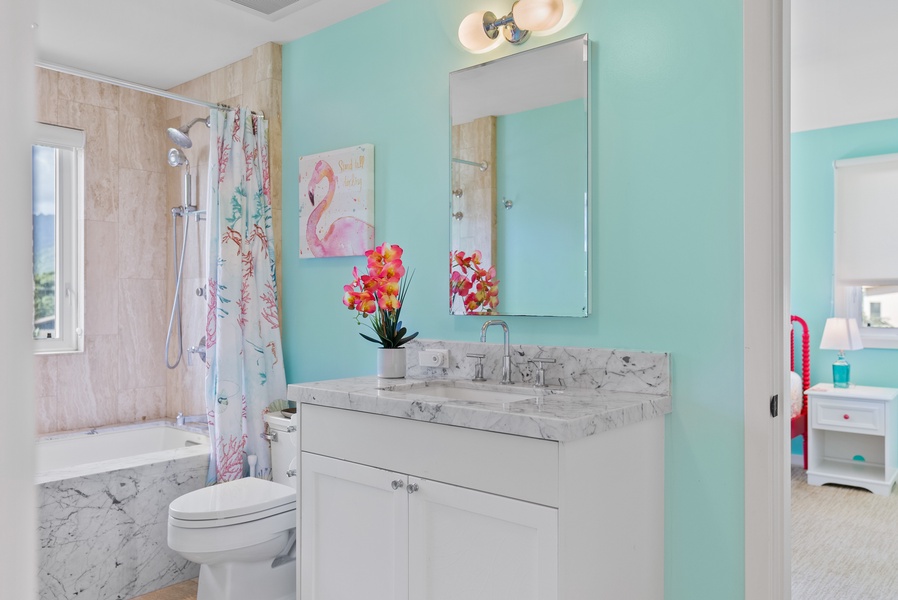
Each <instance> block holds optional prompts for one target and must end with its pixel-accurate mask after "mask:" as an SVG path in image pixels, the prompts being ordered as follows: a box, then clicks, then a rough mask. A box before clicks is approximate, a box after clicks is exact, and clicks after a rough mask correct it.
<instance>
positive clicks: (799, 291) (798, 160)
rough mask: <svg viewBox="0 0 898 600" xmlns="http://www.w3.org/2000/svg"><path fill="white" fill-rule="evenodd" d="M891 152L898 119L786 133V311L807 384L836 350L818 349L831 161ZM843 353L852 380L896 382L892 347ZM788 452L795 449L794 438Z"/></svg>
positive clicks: (897, 143) (825, 374)
mask: <svg viewBox="0 0 898 600" xmlns="http://www.w3.org/2000/svg"><path fill="white" fill-rule="evenodd" d="M893 152H898V119H890V120H887V121H874V122H871V123H860V124H856V125H845V126H842V127H831V128H828V129H816V130H813V131H804V132H801V133H793V134H792V265H791V268H792V286H791V291H792V314H795V315H799V316H801V317H802V318H804V319H805V320H806V321H807V322H808V331H809V332H810V339H811V384H812V385H813V384H814V383H817V382H828V381H832V363H833V361H834V360H835V359H836V356H837V354H838V353H837V352H836V351H835V350H820V338H821V337H822V336H823V326H824V324H825V323H826V319H827V318H829V317H831V316H833V211H834V202H835V190H834V184H833V161H834V160H840V159H843V158H857V157H860V156H873V155H876V154H890V153H893ZM796 337H797V336H796ZM796 352H797V350H796ZM846 358H847V359H848V362H849V363H851V381H852V382H854V383H857V384H860V385H874V386H886V387H898V368H896V366H898V351H895V350H884V349H876V348H865V349H863V350H856V351H853V352H849V353H847V356H846ZM792 452H793V453H794V454H801V452H802V449H801V445H800V443H799V442H798V440H793V442H792Z"/></svg>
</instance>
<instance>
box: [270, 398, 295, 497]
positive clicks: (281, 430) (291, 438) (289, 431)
mask: <svg viewBox="0 0 898 600" xmlns="http://www.w3.org/2000/svg"><path fill="white" fill-rule="evenodd" d="M264 418H265V422H266V423H268V433H269V434H272V433H277V440H271V479H272V481H274V482H276V483H283V484H284V485H289V486H290V487H293V488H295V487H296V479H297V477H298V475H299V473H298V469H297V466H296V464H297V463H296V457H297V450H296V448H297V441H298V439H299V416H298V415H296V414H294V415H292V416H291V417H290V418H287V417H284V416H282V415H281V413H280V412H272V413H268V414H266V415H265V417H264ZM290 472H292V473H294V475H289V474H288V473H290Z"/></svg>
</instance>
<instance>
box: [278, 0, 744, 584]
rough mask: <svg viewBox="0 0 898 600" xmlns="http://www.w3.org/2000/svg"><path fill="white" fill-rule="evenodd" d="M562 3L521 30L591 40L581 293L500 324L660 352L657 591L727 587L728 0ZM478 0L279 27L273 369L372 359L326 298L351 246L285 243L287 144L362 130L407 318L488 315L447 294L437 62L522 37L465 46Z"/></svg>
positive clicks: (733, 379) (359, 370)
mask: <svg viewBox="0 0 898 600" xmlns="http://www.w3.org/2000/svg"><path fill="white" fill-rule="evenodd" d="M575 4H582V5H581V6H580V8H579V12H578V14H577V16H576V17H575V18H574V20H573V22H572V23H571V24H570V25H569V26H568V27H566V28H565V29H564V30H563V31H561V32H560V33H556V34H553V35H550V36H545V37H534V38H532V39H531V40H530V41H529V42H528V43H527V45H526V46H525V48H533V47H536V46H538V45H540V44H543V43H546V42H552V41H557V40H560V39H565V38H567V37H571V36H574V35H579V34H584V33H586V34H588V35H589V36H590V39H591V40H592V45H591V61H592V80H591V85H590V94H591V111H592V125H591V132H590V133H591V136H592V155H591V158H590V169H591V177H592V191H593V195H594V201H593V209H594V210H593V221H592V229H591V234H592V241H593V244H592V247H591V250H590V259H591V261H592V264H593V280H594V286H593V287H594V296H593V298H592V313H591V315H590V316H589V317H587V318H540V317H508V318H507V321H508V324H509V327H510V329H511V340H512V342H513V343H527V344H551V345H569V346H586V347H604V348H626V349H633V350H651V351H668V352H670V353H671V357H672V358H671V365H672V382H673V413H672V414H671V415H669V416H668V417H666V426H665V432H666V437H665V445H666V456H665V519H666V521H665V563H666V564H665V590H666V596H665V597H666V598H667V600H681V599H682V600H687V599H688V600H704V599H708V600H728V599H738V598H742V597H743V595H744V592H743V590H744V576H743V564H744V551H743V545H744V535H743V525H744V520H743V498H744V495H743V478H744V469H743V458H744V456H743V454H744V452H743V425H744V418H743V398H742V396H743V377H742V358H743V356H742V339H743V338H742V329H743V320H742V314H743V306H742V302H743V300H742V299H743V288H742V276H743V273H742V265H743V251H742V247H743V246H742V239H743V237H742V226H743V219H742V208H743V206H742V117H743V111H742V2H741V1H740V0H681V1H680V2H669V1H667V0H604V1H602V2H576V1H575ZM488 8H490V6H489V5H488V4H487V3H484V2H482V1H480V0H458V1H456V2H445V1H442V0H417V1H413V0H391V1H390V2H388V3H386V4H383V5H381V6H379V7H376V8H374V9H371V10H369V11H367V12H365V13H362V14H360V15H358V16H356V17H354V18H352V19H349V20H347V21H344V22H341V23H338V24H337V25H334V26H332V27H329V28H327V29H325V30H322V31H319V32H317V33H315V34H312V35H309V36H307V37H304V38H302V39H300V40H297V41H295V42H292V43H290V44H287V45H286V46H284V52H283V60H284V82H283V124H284V212H283V219H284V221H283V222H284V236H283V265H284V267H283V272H282V277H281V281H282V283H283V286H282V290H283V307H284V314H283V319H282V322H283V325H284V352H285V360H286V366H287V377H288V381H291V382H300V381H310V380H318V379H327V378H335V377H346V376H353V375H361V374H372V373H373V372H374V361H375V359H374V352H373V350H374V347H373V345H372V344H370V343H367V342H365V341H363V340H362V339H361V338H360V337H359V336H358V335H357V331H358V328H357V326H356V325H355V322H354V321H353V318H352V315H351V314H350V313H348V312H347V311H346V309H345V308H344V307H343V306H342V304H341V302H340V298H341V295H342V286H343V285H344V284H345V283H347V282H348V281H349V279H350V271H351V269H352V267H353V266H354V265H362V264H363V259H360V258H329V259H312V260H302V261H301V260H299V259H298V232H297V228H298V226H297V220H298V217H297V197H298V187H297V179H298V158H299V156H300V155H306V154H312V153H315V152H322V151H326V150H332V149H335V148H343V147H346V146H351V145H353V144H359V143H366V142H369V143H372V144H374V146H375V188H376V200H375V204H376V207H375V214H376V216H375V226H376V230H377V233H376V238H377V240H378V241H384V240H386V241H390V242H393V243H398V244H400V245H401V246H403V247H404V248H405V251H406V254H405V257H404V258H405V260H406V263H407V265H408V266H409V267H414V268H416V269H417V272H416V275H415V279H414V283H413V284H412V288H411V290H410V292H409V294H408V297H407V298H406V305H405V307H404V308H403V320H404V321H405V322H406V324H407V325H409V326H411V328H412V329H413V330H420V332H421V336H422V337H424V338H445V339H452V340H470V341H475V340H477V339H478V337H479V332H480V326H481V325H482V323H483V321H484V318H483V317H461V316H455V317H453V316H450V315H449V314H448V306H447V298H448V290H447V270H448V268H447V261H446V255H447V250H448V249H449V223H448V218H447V210H446V207H447V203H448V200H449V197H450V177H449V175H450V168H449V164H450V163H449V159H450V141H449V117H448V114H449V100H448V99H449V90H448V85H449V79H448V75H449V72H451V71H454V70H457V69H461V68H465V67H469V66H471V65H474V64H477V63H480V62H483V61H484V60H491V59H493V58H498V57H500V56H504V55H507V54H510V53H513V52H516V51H517V50H518V49H517V48H514V47H512V46H510V45H508V44H503V45H502V46H501V47H500V48H498V49H496V50H494V51H492V52H490V53H488V54H486V55H480V56H475V55H472V54H469V53H467V52H465V51H464V50H463V49H462V47H461V46H460V44H459V43H458V41H457V38H456V31H457V28H458V23H459V22H460V21H461V19H462V18H463V17H464V16H465V15H466V14H467V13H468V12H471V11H473V10H477V9H479V10H484V9H488ZM492 8H493V9H495V7H492ZM534 251H537V252H538V251H545V249H543V248H539V247H538V246H535V247H534ZM493 335H495V338H494V339H493V338H491V341H496V342H497V341H499V336H498V334H493ZM633 476H634V477H639V476H640V475H639V474H638V473H634V474H633ZM621 543H623V541H621Z"/></svg>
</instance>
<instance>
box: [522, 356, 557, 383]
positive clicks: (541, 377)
mask: <svg viewBox="0 0 898 600" xmlns="http://www.w3.org/2000/svg"><path fill="white" fill-rule="evenodd" d="M527 362H529V363H534V364H536V383H535V384H534V387H546V365H547V364H552V363H554V362H555V359H554V358H531V359H530V360H528V361H527Z"/></svg>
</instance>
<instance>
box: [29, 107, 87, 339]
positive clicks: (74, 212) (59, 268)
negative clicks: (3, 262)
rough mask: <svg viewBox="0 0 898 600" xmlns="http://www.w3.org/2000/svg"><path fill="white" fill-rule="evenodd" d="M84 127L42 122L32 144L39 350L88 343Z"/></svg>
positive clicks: (37, 127) (36, 337)
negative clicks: (85, 328)
mask: <svg viewBox="0 0 898 600" xmlns="http://www.w3.org/2000/svg"><path fill="white" fill-rule="evenodd" d="M83 163H84V132H83V131H78V130H76V129H68V128H65V127H57V126H55V125H46V124H43V123H38V124H37V126H36V130H35V138H34V144H33V146H32V150H31V165H32V171H31V176H32V185H31V187H32V192H31V205H32V228H33V246H32V250H33V253H32V256H33V261H32V263H33V267H34V269H33V272H34V344H35V352H38V353H53V352H79V351H81V350H82V349H83V338H84V335H83V333H84V332H83V330H82V320H83V308H82V299H83V292H82V281H83V271H84V269H83V257H82V254H83V252H82V247H83V240H82V231H83V217H82V212H83V208H82V206H83V199H84V166H83Z"/></svg>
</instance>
